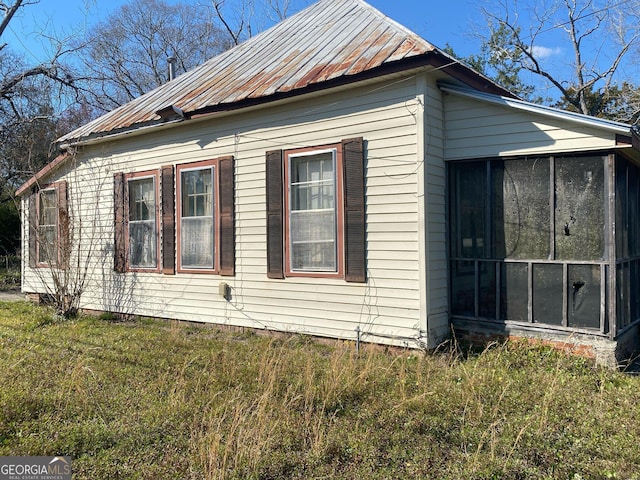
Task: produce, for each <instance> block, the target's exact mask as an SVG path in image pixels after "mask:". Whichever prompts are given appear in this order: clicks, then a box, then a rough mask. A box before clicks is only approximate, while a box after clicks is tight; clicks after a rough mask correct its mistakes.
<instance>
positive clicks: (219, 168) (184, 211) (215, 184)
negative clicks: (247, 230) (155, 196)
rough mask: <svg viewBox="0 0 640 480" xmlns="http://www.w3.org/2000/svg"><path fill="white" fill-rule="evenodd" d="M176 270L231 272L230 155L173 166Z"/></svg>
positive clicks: (232, 260) (231, 273)
mask: <svg viewBox="0 0 640 480" xmlns="http://www.w3.org/2000/svg"><path fill="white" fill-rule="evenodd" d="M176 178H177V184H176V196H177V222H176V224H177V232H178V234H177V238H178V258H177V260H178V262H177V263H178V272H180V273H219V274H221V275H233V274H234V272H235V237H234V208H235V207H234V205H235V202H234V180H233V158H232V157H224V158H217V159H213V160H207V161H202V162H195V163H187V164H181V165H177V166H176Z"/></svg>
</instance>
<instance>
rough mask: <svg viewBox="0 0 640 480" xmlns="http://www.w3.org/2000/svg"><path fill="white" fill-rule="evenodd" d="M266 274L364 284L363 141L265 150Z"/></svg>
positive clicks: (279, 276) (345, 141)
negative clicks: (321, 278)
mask: <svg viewBox="0 0 640 480" xmlns="http://www.w3.org/2000/svg"><path fill="white" fill-rule="evenodd" d="M266 169H267V178H266V179H267V275H268V276H269V277H270V278H285V277H295V276H314V277H332V278H344V279H345V280H347V281H351V282H364V281H366V262H365V224H364V223H365V217H364V213H365V212H364V205H365V204H364V148H363V139H362V138H355V139H349V140H343V141H342V142H341V143H339V144H334V145H327V146H321V147H311V148H302V149H295V150H287V151H282V150H276V151H272V152H267V158H266Z"/></svg>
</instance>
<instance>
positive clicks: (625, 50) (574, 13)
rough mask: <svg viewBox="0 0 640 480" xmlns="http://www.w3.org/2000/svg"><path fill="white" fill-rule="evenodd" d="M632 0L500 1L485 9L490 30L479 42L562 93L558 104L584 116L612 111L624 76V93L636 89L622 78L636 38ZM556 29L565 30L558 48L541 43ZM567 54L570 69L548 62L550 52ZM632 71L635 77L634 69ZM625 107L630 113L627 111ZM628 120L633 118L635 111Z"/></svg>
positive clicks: (491, 53)
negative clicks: (623, 69) (482, 40)
mask: <svg viewBox="0 0 640 480" xmlns="http://www.w3.org/2000/svg"><path fill="white" fill-rule="evenodd" d="M636 3H637V2H636V0H629V1H626V2H619V1H617V2H616V1H615V0H606V1H603V2H601V1H598V0H553V1H542V2H540V1H533V0H532V1H529V2H528V3H527V2H525V3H518V2H517V1H516V0H500V1H499V2H498V3H497V4H496V6H495V7H494V8H492V9H491V10H489V9H483V12H484V17H485V20H486V22H487V28H488V32H489V34H488V35H486V36H484V42H483V43H484V45H489V56H490V58H492V59H496V58H500V57H502V58H503V59H506V60H507V61H509V62H512V63H513V64H514V65H516V66H517V68H518V69H521V70H522V71H526V72H529V73H531V74H533V76H534V77H535V78H538V79H539V80H541V81H542V84H544V85H548V86H551V88H552V89H553V90H555V91H556V92H557V93H558V94H559V95H560V96H561V101H560V104H561V105H563V106H566V107H568V108H570V109H571V110H574V111H577V112H580V113H583V114H586V115H595V116H599V115H610V114H611V112H610V111H608V108H609V109H610V108H611V107H612V101H613V100H615V98H616V97H615V94H616V93H620V92H621V91H622V84H623V83H624V81H625V80H629V82H628V83H627V88H626V89H625V91H626V92H627V93H629V92H631V91H632V90H634V89H633V88H631V89H629V88H628V87H629V86H630V85H633V83H632V80H633V77H630V78H621V77H622V75H621V67H622V66H623V65H624V64H625V61H626V60H627V59H628V56H629V53H630V52H633V51H634V49H636V48H637V45H638V44H639V42H640V25H639V22H638V19H637V18H635V17H634V13H633V12H634V11H637V9H638V6H635V7H634V5H636ZM632 4H633V5H632ZM622 9H624V10H622ZM523 18H524V20H525V21H522V19H523ZM557 31H560V32H562V33H563V38H564V43H563V44H562V46H561V47H557V46H556V47H554V48H550V47H549V46H548V45H545V41H549V40H548V38H549V34H550V33H552V32H557ZM496 37H497V38H499V41H497V42H496ZM492 42H493V44H492ZM566 52H569V53H568V57H569V58H566V57H565V58H564V60H565V62H566V63H568V64H569V65H568V66H569V68H568V69H565V68H558V66H557V64H556V65H554V64H553V63H551V62H550V57H551V56H550V53H555V54H556V56H558V55H566ZM633 73H634V74H636V75H635V76H636V77H637V69H636V68H633ZM542 96H546V95H544V94H543V95H542ZM624 111H625V112H626V113H625V115H627V117H628V114H629V113H630V112H629V111H628V109H627V110H624ZM630 118H631V119H633V118H637V113H636V115H635V116H634V115H633V114H632V115H631V117H628V118H627V120H629V119H630Z"/></svg>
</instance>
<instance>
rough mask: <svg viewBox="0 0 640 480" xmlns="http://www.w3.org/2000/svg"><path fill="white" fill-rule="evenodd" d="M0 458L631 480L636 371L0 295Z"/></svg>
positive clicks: (267, 474)
mask: <svg viewBox="0 0 640 480" xmlns="http://www.w3.org/2000/svg"><path fill="white" fill-rule="evenodd" d="M0 362H2V365H3V368H2V369H0V382H2V385H3V388H2V389H0V455H70V456H71V457H72V458H73V466H74V471H75V473H74V478H78V479H85V478H86V479H92V478H112V479H119V478H122V479H125V478H140V479H147V478H148V479H152V478H153V479H158V478H183V479H189V478H191V479H280V478H299V479H303V478H347V479H349V478H351V479H356V478H371V479H386V478H443V479H459V478H474V479H485V478H486V479H491V478H507V479H519V478H527V479H528V478H540V479H543V478H544V479H546V478H571V479H573V478H576V479H577V478H619V479H638V478H640V474H639V473H638V472H639V471H640V468H639V467H640V461H639V460H638V459H640V446H638V442H637V441H636V440H637V438H639V437H640V403H639V402H637V398H638V397H637V392H638V389H639V387H640V379H639V378H638V377H632V376H627V375H625V374H622V373H617V372H611V371H608V370H602V369H599V368H595V367H594V366H593V365H592V364H591V363H589V362H588V361H585V360H583V359H581V358H575V357H570V356H567V355H565V354H562V353H560V352H556V351H553V350H550V349H547V348H544V347H540V346H532V345H528V344H525V343H506V344H500V345H494V346H492V347H491V348H488V349H486V350H485V351H482V352H477V353H470V354H468V355H465V356H460V355H456V354H455V353H447V352H441V353H438V354H428V355H424V354H421V353H417V352H413V351H406V352H400V353H385V352H384V349H381V348H379V347H375V346H367V345H364V346H363V347H362V348H361V351H360V354H359V355H356V352H355V348H354V347H353V345H351V344H341V343H338V342H336V343H335V344H327V343H321V342H316V341H315V340H314V339H313V338H309V337H304V336H291V337H284V336H279V337H267V336H262V335H254V334H237V333H232V332H227V331H223V330H218V329H215V328H211V327H208V326H196V325H189V324H185V323H179V322H166V321H155V320H151V319H146V318H145V319H138V320H137V321H128V322H114V321H113V318H111V317H106V316H105V317H103V318H95V317H82V316H81V317H78V318H76V319H74V320H73V321H64V322H63V321H58V320H56V319H55V318H54V317H53V313H52V311H51V310H47V309H44V308H40V307H34V306H32V305H30V304H27V303H20V302H18V303H7V304H0Z"/></svg>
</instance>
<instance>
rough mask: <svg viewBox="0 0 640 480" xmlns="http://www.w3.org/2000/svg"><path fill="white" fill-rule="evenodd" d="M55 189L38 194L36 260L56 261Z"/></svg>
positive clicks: (41, 261)
mask: <svg viewBox="0 0 640 480" xmlns="http://www.w3.org/2000/svg"><path fill="white" fill-rule="evenodd" d="M57 198H58V197H57V194H56V191H55V190H42V191H41V192H40V194H39V201H40V205H39V215H38V217H39V218H38V262H39V263H48V264H52V263H56V261H57V252H58V244H57V242H58V206H57Z"/></svg>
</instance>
